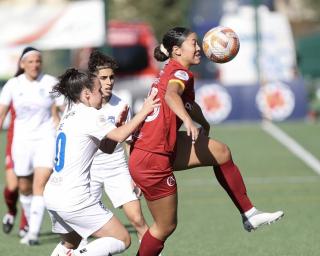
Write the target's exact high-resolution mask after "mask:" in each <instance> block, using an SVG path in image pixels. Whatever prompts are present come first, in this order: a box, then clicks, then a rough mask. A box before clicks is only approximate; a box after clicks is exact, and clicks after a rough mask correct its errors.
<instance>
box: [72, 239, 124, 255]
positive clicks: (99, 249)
mask: <svg viewBox="0 0 320 256" xmlns="http://www.w3.org/2000/svg"><path fill="white" fill-rule="evenodd" d="M125 249H126V245H125V244H124V242H123V241H121V240H118V239H116V238H113V237H101V238H98V239H96V240H94V241H92V242H90V243H88V244H87V245H86V246H84V247H81V248H78V249H76V250H74V255H76V256H108V255H114V254H118V253H121V252H123V251H124V250H125Z"/></svg>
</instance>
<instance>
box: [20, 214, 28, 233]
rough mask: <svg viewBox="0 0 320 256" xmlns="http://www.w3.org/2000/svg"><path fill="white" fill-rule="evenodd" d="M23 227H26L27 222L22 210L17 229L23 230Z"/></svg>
mask: <svg viewBox="0 0 320 256" xmlns="http://www.w3.org/2000/svg"><path fill="white" fill-rule="evenodd" d="M25 226H28V221H27V218H26V215H25V214H24V210H23V209H22V211H21V216H20V225H19V229H23V228H24V227H25Z"/></svg>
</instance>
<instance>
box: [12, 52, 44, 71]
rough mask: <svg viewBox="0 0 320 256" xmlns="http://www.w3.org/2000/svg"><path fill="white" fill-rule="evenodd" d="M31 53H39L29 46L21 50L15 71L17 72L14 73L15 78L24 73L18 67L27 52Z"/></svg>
mask: <svg viewBox="0 0 320 256" xmlns="http://www.w3.org/2000/svg"><path fill="white" fill-rule="evenodd" d="M31 51H37V52H39V53H41V52H40V51H39V50H38V49H36V48H34V47H31V46H28V47H26V48H24V49H23V51H22V53H21V55H20V58H19V61H18V69H17V72H16V73H15V75H14V76H15V77H17V76H19V75H21V74H23V73H24V69H23V68H21V67H20V61H21V60H22V58H23V56H24V55H25V54H27V53H28V52H31Z"/></svg>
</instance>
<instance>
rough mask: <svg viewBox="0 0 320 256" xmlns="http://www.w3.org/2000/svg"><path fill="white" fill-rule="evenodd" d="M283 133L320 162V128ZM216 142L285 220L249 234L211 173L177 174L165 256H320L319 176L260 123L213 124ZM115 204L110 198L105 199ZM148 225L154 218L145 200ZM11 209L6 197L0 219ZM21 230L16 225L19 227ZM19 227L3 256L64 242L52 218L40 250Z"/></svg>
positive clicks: (291, 127)
mask: <svg viewBox="0 0 320 256" xmlns="http://www.w3.org/2000/svg"><path fill="white" fill-rule="evenodd" d="M279 127H280V128H281V129H283V130H284V131H285V132H287V133H288V134H289V135H290V136H292V137H293V138H295V139H296V140H297V141H298V142H299V143H300V144H301V145H302V146H303V147H305V149H307V150H309V151H310V152H311V153H312V154H313V155H314V156H316V157H317V158H318V159H320V124H319V123H316V124H308V123H304V122H290V123H289V122H286V123H281V124H279ZM211 136H213V137H215V138H216V139H218V140H221V141H223V142H225V143H226V144H228V145H229V147H230V148H231V150H232V152H233V158H234V161H235V162H236V163H237V165H238V166H239V168H240V170H241V172H242V175H243V177H244V181H245V183H246V185H247V191H248V194H249V196H250V198H251V200H252V201H253V202H254V204H255V205H256V207H257V208H259V209H261V210H268V211H274V210H278V209H282V210H283V211H284V212H285V217H284V218H283V219H282V220H280V221H279V222H277V223H275V224H273V225H271V226H267V227H264V228H261V229H260V230H257V231H255V232H252V233H247V232H246V231H244V229H243V228H242V223H241V218H240V215H239V213H238V212H237V210H236V208H235V207H234V206H233V204H232V202H231V201H230V199H229V198H228V196H227V195H226V193H225V192H224V191H223V190H222V188H221V187H220V186H219V185H218V184H217V182H216V179H215V177H214V174H213V172H212V169H211V168H197V169H194V170H188V171H185V172H180V173H176V177H177V181H178V187H179V223H178V228H177V230H176V231H175V233H174V234H173V235H172V236H171V237H170V238H169V239H168V241H167V242H166V245H165V249H164V251H163V255H164V256H180V255H181V256H185V255H201V256H213V255H219V256H220V255H223V256H251V255H252V256H315V255H319V252H320V243H319V241H320V213H319V212H320V176H319V175H318V174H316V173H315V172H314V171H313V170H311V169H310V168H309V167H308V166H307V165H306V164H305V163H304V162H302V161H301V160H300V159H298V158H296V157H295V156H293V155H292V154H291V153H290V152H289V151H288V150H287V149H286V148H285V147H284V146H282V145H281V144H279V143H278V142H277V141H275V140H274V139H273V138H271V137H270V136H269V135H268V134H266V133H265V132H264V131H263V130H262V129H261V127H260V124H258V123H250V124H248V123H244V124H222V125H216V126H213V127H212V129H211ZM0 141H1V145H0V153H1V159H0V169H1V171H0V189H1V191H2V190H3V186H4V171H3V168H4V167H3V166H4V164H3V160H4V146H5V132H2V133H1V134H0ZM105 202H106V204H107V206H110V203H109V202H108V200H105ZM142 204H143V210H144V213H145V215H146V218H147V220H148V222H149V223H150V222H151V217H150V214H149V213H148V210H147V208H146V205H145V203H144V200H143V199H142ZM5 211H6V208H5V205H4V202H3V197H2V196H1V197H0V217H1V218H2V216H3V214H4V213H5ZM114 213H115V214H116V215H117V216H118V217H119V218H120V219H121V220H122V222H123V223H124V224H125V225H126V226H127V227H128V229H129V231H130V233H131V236H132V244H131V247H130V248H129V249H128V250H127V251H126V252H125V253H123V255H128V256H129V255H130V256H132V255H135V253H136V251H137V248H138V241H137V237H136V234H135V232H134V230H133V229H132V227H130V226H129V225H128V221H127V220H126V218H125V217H124V215H123V213H122V212H121V210H114ZM16 224H17V223H16ZM17 231H18V230H17V225H16V227H15V228H14V230H13V231H12V232H11V233H10V234H9V235H5V234H3V232H1V231H0V255H1V256H18V255H19V256H21V255H23V256H38V255H39V256H40V255H41V256H47V255H50V253H51V251H52V250H53V248H54V247H55V245H56V244H57V242H58V241H59V237H58V236H57V235H55V234H52V233H51V224H50V220H49V217H48V215H47V214H46V216H45V220H44V223H43V226H42V230H41V236H40V242H41V245H40V246H36V247H27V246H24V245H20V244H19V238H18V236H17Z"/></svg>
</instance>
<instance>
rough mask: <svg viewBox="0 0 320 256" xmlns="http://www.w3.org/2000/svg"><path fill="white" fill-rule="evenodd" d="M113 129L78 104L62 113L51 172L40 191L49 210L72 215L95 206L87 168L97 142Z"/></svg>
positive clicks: (89, 108)
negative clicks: (43, 188) (42, 192)
mask: <svg viewBox="0 0 320 256" xmlns="http://www.w3.org/2000/svg"><path fill="white" fill-rule="evenodd" d="M114 128H115V126H114V125H113V124H112V123H111V122H110V121H109V120H107V119H106V118H105V116H104V115H102V114H101V112H100V111H99V110H97V109H95V108H92V107H87V106H86V105H84V104H82V103H78V104H74V105H72V106H71V107H70V108H69V109H68V110H67V111H66V112H65V113H64V115H63V117H62V119H61V121H60V124H59V128H58V132H57V141H56V158H55V166H54V171H53V173H52V174H51V176H50V179H49V181H48V182H47V184H46V187H45V191H44V198H45V203H46V206H47V208H48V209H49V210H55V211H65V212H72V211H76V210H79V209H82V208H84V207H87V206H90V205H93V204H95V203H97V201H98V200H97V199H96V198H94V197H92V196H91V195H90V167H91V164H92V161H93V157H94V154H95V153H96V152H97V150H98V147H99V144H100V141H101V139H102V138H103V137H104V136H105V135H106V134H108V133H109V132H110V131H111V130H113V129H114Z"/></svg>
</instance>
